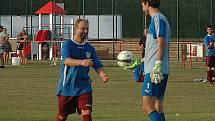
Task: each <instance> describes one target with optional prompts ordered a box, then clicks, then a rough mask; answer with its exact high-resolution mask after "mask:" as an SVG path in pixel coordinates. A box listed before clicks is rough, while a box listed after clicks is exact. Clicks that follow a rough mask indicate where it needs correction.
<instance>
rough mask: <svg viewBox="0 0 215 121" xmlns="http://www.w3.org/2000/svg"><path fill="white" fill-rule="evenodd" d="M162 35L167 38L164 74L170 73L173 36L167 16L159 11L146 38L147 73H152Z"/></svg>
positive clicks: (145, 61)
mask: <svg viewBox="0 0 215 121" xmlns="http://www.w3.org/2000/svg"><path fill="white" fill-rule="evenodd" d="M158 37H162V38H164V39H165V48H164V57H163V60H162V62H163V68H162V69H163V70H162V72H163V73H164V74H169V42H170V37H171V29H170V25H169V22H168V21H167V19H166V17H165V16H164V15H163V14H161V13H157V14H156V15H154V16H153V17H152V18H151V22H150V25H149V30H148V34H147V38H146V48H145V60H144V64H145V68H144V71H145V74H148V73H151V72H152V70H153V67H154V65H155V61H156V60H157V51H158V45H157V38H158Z"/></svg>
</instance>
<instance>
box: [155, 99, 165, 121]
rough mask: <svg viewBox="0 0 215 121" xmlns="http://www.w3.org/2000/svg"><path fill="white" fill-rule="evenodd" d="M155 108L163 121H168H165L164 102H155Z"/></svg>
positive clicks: (157, 100)
mask: <svg viewBox="0 0 215 121" xmlns="http://www.w3.org/2000/svg"><path fill="white" fill-rule="evenodd" d="M155 108H156V110H157V111H158V112H159V114H160V116H161V118H162V119H163V121H166V119H165V115H164V110H163V101H161V100H159V99H156V100H155Z"/></svg>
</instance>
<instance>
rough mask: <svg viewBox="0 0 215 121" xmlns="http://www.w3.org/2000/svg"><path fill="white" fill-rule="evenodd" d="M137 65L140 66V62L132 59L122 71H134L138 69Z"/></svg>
mask: <svg viewBox="0 0 215 121" xmlns="http://www.w3.org/2000/svg"><path fill="white" fill-rule="evenodd" d="M139 65H141V60H140V59H136V58H135V59H134V60H133V61H132V62H131V63H130V64H129V66H125V67H124V69H125V70H128V69H134V68H136V67H138V66H139Z"/></svg>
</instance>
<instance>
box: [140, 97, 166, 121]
mask: <svg viewBox="0 0 215 121" xmlns="http://www.w3.org/2000/svg"><path fill="white" fill-rule="evenodd" d="M155 99H156V98H155V97H150V96H143V112H144V113H145V115H148V116H149V118H150V120H151V121H162V117H161V116H160V114H159V112H158V111H157V110H156V108H155Z"/></svg>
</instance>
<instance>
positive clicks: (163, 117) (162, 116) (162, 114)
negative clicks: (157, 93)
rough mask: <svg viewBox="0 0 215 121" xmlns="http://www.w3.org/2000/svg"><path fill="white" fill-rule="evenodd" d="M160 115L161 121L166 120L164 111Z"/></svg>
mask: <svg viewBox="0 0 215 121" xmlns="http://www.w3.org/2000/svg"><path fill="white" fill-rule="evenodd" d="M160 116H161V118H162V119H163V121H166V119H165V115H164V113H160Z"/></svg>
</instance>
